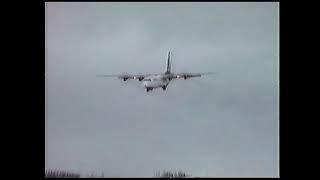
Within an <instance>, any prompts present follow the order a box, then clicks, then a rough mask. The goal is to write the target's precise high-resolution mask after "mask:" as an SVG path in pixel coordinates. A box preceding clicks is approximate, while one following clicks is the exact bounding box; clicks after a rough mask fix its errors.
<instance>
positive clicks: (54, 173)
mask: <svg viewBox="0 0 320 180" xmlns="http://www.w3.org/2000/svg"><path fill="white" fill-rule="evenodd" d="M45 177H46V178H80V174H78V173H72V172H68V171H60V170H47V171H46V172H45Z"/></svg>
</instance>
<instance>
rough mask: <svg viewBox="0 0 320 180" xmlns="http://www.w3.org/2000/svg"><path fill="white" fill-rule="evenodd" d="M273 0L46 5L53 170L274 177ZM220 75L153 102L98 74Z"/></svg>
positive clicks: (172, 87)
mask: <svg viewBox="0 0 320 180" xmlns="http://www.w3.org/2000/svg"><path fill="white" fill-rule="evenodd" d="M278 11H279V4H278V3H209V2H207V3H128V2H125V3H107V2H105V3H76V2H71V3H54V2H51V3H46V73H47V74H46V75H47V79H46V83H47V87H46V90H47V99H46V102H47V103H46V104H47V110H46V115H47V119H46V127H47V130H46V134H47V142H46V144H47V148H46V152H47V153H46V167H47V168H53V169H63V170H72V171H75V172H79V173H81V174H86V173H90V172H93V171H94V172H97V173H99V175H100V174H101V172H104V175H105V176H118V177H127V176H132V177H136V176H140V177H141V176H143V177H145V176H153V175H154V173H155V171H158V170H164V169H170V170H184V171H186V172H189V173H190V174H192V175H193V176H214V177H244V176H245V177H257V176H258V177H260V176H263V177H276V176H279V170H278V168H279V151H278V148H279V146H278V136H279V132H278V128H279V125H278V123H279V118H278V115H279V110H278V108H279V106H278V104H279V100H278V90H279V88H278V84H279V78H278V69H279V58H278V54H279V45H278V41H279V22H278V19H279V13H278ZM169 50H171V51H172V61H173V62H172V63H173V65H172V66H173V70H174V72H196V73H197V72H206V71H214V72H219V74H218V75H212V76H207V77H201V78H195V79H190V80H175V81H172V82H171V83H170V84H169V87H168V88H167V90H166V91H163V90H162V89H157V90H153V91H151V92H148V93H146V91H145V89H144V88H143V87H142V85H141V84H140V83H139V82H137V81H129V82H123V81H120V80H119V79H117V78H101V77H96V75H98V74H115V73H121V72H127V73H162V72H164V71H165V66H166V59H167V53H168V51H169Z"/></svg>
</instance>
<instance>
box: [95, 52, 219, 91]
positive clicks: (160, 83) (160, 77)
mask: <svg viewBox="0 0 320 180" xmlns="http://www.w3.org/2000/svg"><path fill="white" fill-rule="evenodd" d="M170 58H171V52H170V51H169V52H168V60H167V68H166V71H165V72H164V73H158V74H137V75H131V74H127V73H125V74H119V75H97V76H98V77H118V78H119V79H122V80H123V81H126V80H128V79H137V80H139V81H140V82H142V84H143V86H144V88H145V89H146V91H147V92H149V91H151V90H153V89H156V88H162V89H163V90H164V91H165V90H166V89H167V86H168V84H169V83H170V81H171V80H173V79H180V78H183V79H185V80H186V79H188V78H193V77H200V76H202V75H207V74H212V73H213V72H204V73H173V72H171V62H170V61H171V59H170Z"/></svg>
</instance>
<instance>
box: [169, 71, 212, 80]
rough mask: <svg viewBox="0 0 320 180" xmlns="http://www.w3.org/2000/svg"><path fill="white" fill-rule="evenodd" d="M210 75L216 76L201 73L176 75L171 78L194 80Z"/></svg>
mask: <svg viewBox="0 0 320 180" xmlns="http://www.w3.org/2000/svg"><path fill="white" fill-rule="evenodd" d="M210 74H217V72H203V73H176V74H174V75H173V78H177V79H179V78H183V79H188V78H194V77H201V76H204V75H210Z"/></svg>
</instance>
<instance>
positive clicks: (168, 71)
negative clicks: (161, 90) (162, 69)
mask: <svg viewBox="0 0 320 180" xmlns="http://www.w3.org/2000/svg"><path fill="white" fill-rule="evenodd" d="M170 55H171V52H170V51H169V52H168V61H167V71H166V73H167V74H169V73H171V62H170V57H171V56H170Z"/></svg>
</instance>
